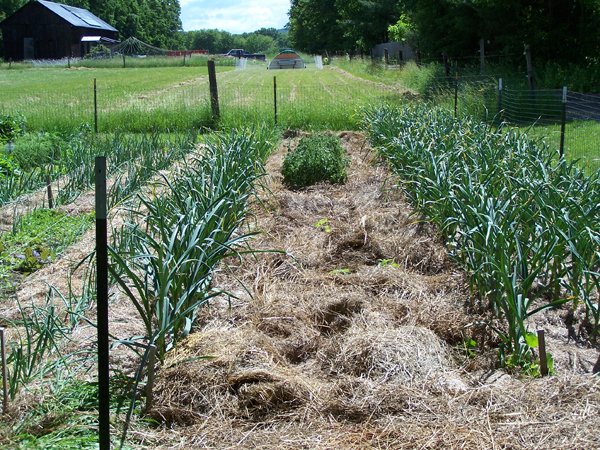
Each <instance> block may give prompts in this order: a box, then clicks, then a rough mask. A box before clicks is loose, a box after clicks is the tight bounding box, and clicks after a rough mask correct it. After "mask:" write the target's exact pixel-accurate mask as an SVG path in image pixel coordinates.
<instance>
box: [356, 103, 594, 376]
mask: <svg viewBox="0 0 600 450" xmlns="http://www.w3.org/2000/svg"><path fill="white" fill-rule="evenodd" d="M365 124H366V126H367V127H368V130H369V133H370V139H371V140H372V142H373V144H374V145H375V146H376V147H377V148H378V149H379V152H380V153H381V155H383V156H384V157H385V158H386V159H387V160H388V161H389V164H390V166H391V168H392V170H393V172H394V173H395V174H396V175H398V177H399V179H400V180H401V181H400V183H401V185H402V187H403V189H404V191H405V193H406V195H407V197H408V199H409V200H410V201H411V202H412V204H413V205H414V207H415V209H416V212H417V213H418V214H419V215H420V216H421V217H422V218H423V219H424V220H428V221H431V222H432V223H434V224H436V225H437V227H438V228H439V230H440V232H441V233H442V235H443V237H444V239H445V241H446V244H447V246H448V249H449V251H450V253H451V255H452V257H453V258H454V260H456V261H457V262H458V263H459V264H460V265H461V266H462V267H463V268H465V269H466V270H467V271H468V273H469V275H470V284H471V288H472V291H473V292H474V293H476V294H477V295H476V297H477V298H478V299H479V300H478V301H479V302H480V306H483V307H485V308H486V309H489V310H491V311H493V312H494V313H495V314H496V315H497V316H498V317H499V318H500V319H501V320H502V321H503V322H504V326H503V327H502V328H498V329H496V332H497V333H498V335H499V337H500V338H501V341H502V344H501V347H500V358H501V361H502V363H503V364H505V365H507V366H518V367H523V368H526V369H527V368H531V367H532V366H534V365H535V361H534V356H533V349H534V348H535V347H536V345H537V342H536V339H535V335H534V334H533V333H532V332H531V330H529V328H528V325H527V324H528V319H529V318H530V317H531V316H532V315H534V314H536V313H538V312H540V311H543V310H545V309H548V308H555V307H559V306H560V305H563V304H567V305H568V307H569V308H574V309H576V308H579V307H581V308H584V309H585V316H586V326H587V330H588V333H589V335H588V337H589V338H590V339H592V340H594V341H595V340H596V339H597V336H598V332H599V328H598V326H599V323H600V307H599V298H598V296H599V291H600V178H599V177H600V174H599V173H598V172H596V173H595V174H594V175H592V176H587V175H586V174H584V173H583V172H582V171H581V170H580V169H578V168H577V167H576V166H575V165H574V164H572V163H568V162H566V161H565V160H563V159H559V158H558V157H557V155H556V154H555V152H552V151H550V150H549V149H548V147H547V146H545V145H544V144H543V143H542V142H540V141H536V140H532V139H530V138H528V137H527V136H526V135H525V134H522V133H519V132H517V131H514V130H505V129H503V128H499V129H498V128H491V127H490V126H488V125H486V124H484V123H481V122H478V121H476V120H473V119H470V118H464V119H459V120H457V119H455V118H454V117H453V116H452V114H451V113H448V112H447V111H443V110H441V109H436V108H433V109H432V108H424V107H406V108H392V107H388V108H380V109H373V110H370V111H368V112H367V114H366V118H365Z"/></svg>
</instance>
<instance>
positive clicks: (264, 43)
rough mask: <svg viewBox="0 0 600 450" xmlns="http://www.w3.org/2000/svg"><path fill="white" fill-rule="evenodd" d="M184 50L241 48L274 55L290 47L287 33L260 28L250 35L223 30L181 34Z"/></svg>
mask: <svg viewBox="0 0 600 450" xmlns="http://www.w3.org/2000/svg"><path fill="white" fill-rule="evenodd" d="M182 45H183V47H184V48H186V49H189V50H192V49H202V50H208V51H209V53H212V54H216V53H226V52H227V51H229V50H231V49H232V48H243V49H244V50H247V51H249V52H251V53H259V52H262V53H275V52H277V51H278V50H280V49H282V48H286V47H289V46H290V43H289V40H288V34H287V32H282V31H279V30H277V29H275V28H261V29H259V30H256V31H254V32H252V33H242V34H232V33H229V32H228V31H223V30H198V31H185V32H183V33H182Z"/></svg>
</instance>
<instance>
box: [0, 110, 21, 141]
mask: <svg viewBox="0 0 600 450" xmlns="http://www.w3.org/2000/svg"><path fill="white" fill-rule="evenodd" d="M24 132H25V118H24V117H23V116H21V115H20V114H12V115H11V114H0V144H5V143H6V142H12V141H14V140H15V139H16V138H17V137H18V136H20V135H22V134H23V133H24Z"/></svg>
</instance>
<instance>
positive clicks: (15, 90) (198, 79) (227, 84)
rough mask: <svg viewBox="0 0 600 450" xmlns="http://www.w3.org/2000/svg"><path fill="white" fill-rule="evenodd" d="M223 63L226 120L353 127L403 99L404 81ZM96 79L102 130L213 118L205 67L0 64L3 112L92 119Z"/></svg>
mask: <svg viewBox="0 0 600 450" xmlns="http://www.w3.org/2000/svg"><path fill="white" fill-rule="evenodd" d="M266 67H267V66H266V64H264V63H263V64H248V65H247V68H246V69H245V70H231V68H230V67H221V68H219V73H218V77H217V79H218V85H219V100H220V110H221V118H222V121H221V125H222V126H223V127H229V126H233V125H239V124H247V123H249V122H252V123H255V122H273V121H274V120H275V99H274V77H276V78H277V113H278V114H277V115H278V121H279V124H281V125H282V126H287V127H291V128H318V129H344V128H355V127H356V126H357V124H358V116H357V112H358V111H359V110H360V108H362V107H364V106H367V105H372V104H373V103H376V102H384V101H397V100H398V99H400V98H401V94H402V92H403V89H402V88H401V87H399V86H388V85H385V84H383V83H374V82H372V81H370V80H365V79H362V78H360V77H356V76H352V75H349V74H347V73H345V72H343V71H340V70H338V69H336V68H333V67H325V69H324V70H317V69H316V68H315V67H314V64H312V62H310V61H309V64H308V68H306V69H303V70H293V71H286V70H278V71H269V70H267V69H266ZM94 78H95V79H96V80H97V105H98V106H97V107H98V123H99V129H100V131H111V130H115V129H124V130H127V131H134V132H138V131H150V130H156V129H160V130H171V131H172V130H183V129H190V128H200V127H203V126H210V125H211V119H210V108H209V92H208V77H207V71H206V68H204V67H154V68H126V69H119V68H112V69H89V68H76V69H65V68H44V69H16V70H15V69H11V70H2V71H0V105H1V106H0V112H4V113H9V114H10V113H20V114H22V115H24V116H25V117H26V118H27V123H28V126H29V128H30V129H45V130H65V129H74V128H77V127H78V126H79V125H80V124H81V123H88V124H92V123H93V115H94V113H93V111H94V110H93V104H94V103H93V100H94V90H93V80H94Z"/></svg>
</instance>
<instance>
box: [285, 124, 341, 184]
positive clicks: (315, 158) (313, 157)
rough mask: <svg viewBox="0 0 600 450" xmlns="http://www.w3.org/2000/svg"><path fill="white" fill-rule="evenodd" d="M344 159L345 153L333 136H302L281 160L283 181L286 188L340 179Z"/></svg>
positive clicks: (336, 181)
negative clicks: (293, 148) (294, 148)
mask: <svg viewBox="0 0 600 450" xmlns="http://www.w3.org/2000/svg"><path fill="white" fill-rule="evenodd" d="M348 163H349V159H348V155H347V154H346V152H345V151H344V149H343V148H342V146H341V144H340V141H339V139H338V138H337V137H335V136H331V135H327V134H317V135H314V136H309V137H305V138H302V139H301V140H300V143H299V144H298V147H297V148H296V150H294V151H293V152H290V153H288V154H287V155H286V157H285V159H284V160H283V167H282V169H281V172H282V174H283V182H284V184H285V185H286V186H288V187H290V188H301V187H306V186H310V185H313V184H315V183H318V182H320V181H327V182H329V183H332V184H337V183H344V182H345V181H346V179H347V174H346V167H347V166H348Z"/></svg>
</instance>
